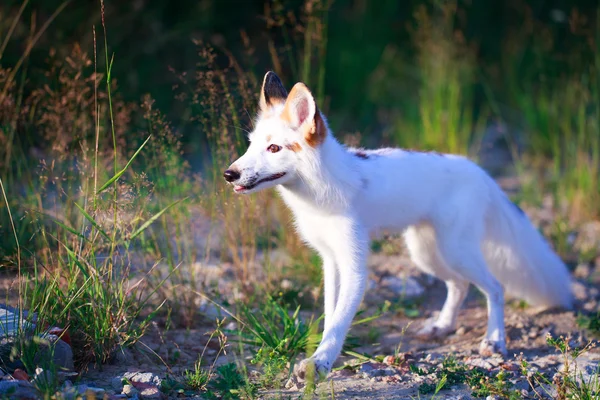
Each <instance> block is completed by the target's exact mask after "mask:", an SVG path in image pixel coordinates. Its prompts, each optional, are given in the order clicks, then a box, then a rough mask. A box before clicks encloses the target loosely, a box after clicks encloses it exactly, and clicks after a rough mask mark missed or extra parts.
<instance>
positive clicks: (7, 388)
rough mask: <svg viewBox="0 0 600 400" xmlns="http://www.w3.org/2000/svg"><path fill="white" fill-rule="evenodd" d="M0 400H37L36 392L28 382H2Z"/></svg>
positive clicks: (0, 384) (0, 383)
mask: <svg viewBox="0 0 600 400" xmlns="http://www.w3.org/2000/svg"><path fill="white" fill-rule="evenodd" d="M0 398H3V399H4V398H9V399H35V398H37V393H36V390H35V389H34V387H33V385H32V384H31V383H29V382H27V381H7V380H3V381H0Z"/></svg>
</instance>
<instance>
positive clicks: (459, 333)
mask: <svg viewBox="0 0 600 400" xmlns="http://www.w3.org/2000/svg"><path fill="white" fill-rule="evenodd" d="M465 333H467V328H465V327H464V326H461V327H460V328H458V329H457V330H456V332H455V335H456V336H463V335H464V334H465Z"/></svg>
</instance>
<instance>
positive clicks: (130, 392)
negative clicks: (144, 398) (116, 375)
mask: <svg viewBox="0 0 600 400" xmlns="http://www.w3.org/2000/svg"><path fill="white" fill-rule="evenodd" d="M122 393H123V394H124V395H127V397H134V396H136V397H137V395H138V390H137V389H136V388H135V387H133V386H132V385H123V392H122Z"/></svg>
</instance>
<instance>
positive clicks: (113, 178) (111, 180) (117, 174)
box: [96, 135, 152, 194]
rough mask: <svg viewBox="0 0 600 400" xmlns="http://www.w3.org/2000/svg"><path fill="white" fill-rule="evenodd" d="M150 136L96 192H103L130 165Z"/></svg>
mask: <svg viewBox="0 0 600 400" xmlns="http://www.w3.org/2000/svg"><path fill="white" fill-rule="evenodd" d="M151 137H152V135H150V136H148V139H146V141H144V143H142V145H141V146H140V148H139V149H137V151H136V152H135V153H134V154H133V156H131V158H130V159H129V161H127V164H125V167H123V169H122V170H120V171H119V172H117V173H116V174H115V176H113V177H112V178H110V179H109V180H108V181H107V182H106V183H105V184H104V185H102V187H101V188H100V189H98V191H97V192H96V194H100V193H101V192H103V191H104V190H106V188H107V187H109V186H110V185H111V184H112V183H114V182H115V181H116V180H117V179H119V178H120V177H121V176H122V175H123V174H124V173H125V171H127V168H129V166H130V165H131V163H132V162H133V160H134V159H135V158H136V157H137V155H138V154H140V151H142V149H143V148H144V146H145V145H146V143H148V141H149V140H150V138H151Z"/></svg>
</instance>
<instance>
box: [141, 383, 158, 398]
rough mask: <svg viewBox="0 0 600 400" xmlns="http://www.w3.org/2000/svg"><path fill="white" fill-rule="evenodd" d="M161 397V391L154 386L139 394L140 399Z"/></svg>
mask: <svg viewBox="0 0 600 400" xmlns="http://www.w3.org/2000/svg"><path fill="white" fill-rule="evenodd" d="M162 397H163V395H162V393H161V391H160V390H159V389H158V388H157V387H156V386H153V387H151V388H146V389H144V390H142V391H141V392H140V398H141V399H161V398H162Z"/></svg>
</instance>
